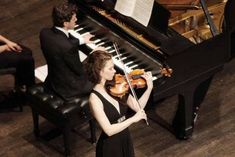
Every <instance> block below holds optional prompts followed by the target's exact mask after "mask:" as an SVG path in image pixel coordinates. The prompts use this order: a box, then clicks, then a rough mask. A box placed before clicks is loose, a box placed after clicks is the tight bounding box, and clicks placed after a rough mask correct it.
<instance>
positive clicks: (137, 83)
mask: <svg viewBox="0 0 235 157" xmlns="http://www.w3.org/2000/svg"><path fill="white" fill-rule="evenodd" d="M144 73H145V71H144V70H143V69H135V70H133V71H131V72H130V73H128V79H129V80H130V84H131V87H132V88H136V89H138V88H145V87H146V84H147V83H146V80H145V79H144V78H143V77H142V75H143V74H144ZM160 73H161V75H164V76H167V77H170V76H171V73H172V69H166V68H162V69H161V71H160ZM113 81H114V82H113V83H111V84H109V86H108V87H107V89H108V92H109V93H110V94H111V95H112V96H115V97H119V98H121V97H123V96H124V95H125V94H126V93H127V92H128V91H129V88H130V87H129V85H128V82H127V80H126V77H125V75H121V74H115V75H114V80H113Z"/></svg>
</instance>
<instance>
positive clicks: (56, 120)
mask: <svg viewBox="0 0 235 157" xmlns="http://www.w3.org/2000/svg"><path fill="white" fill-rule="evenodd" d="M27 96H28V99H29V102H30V106H31V109H32V116H33V123H34V135H35V137H37V138H39V137H40V130H39V115H40V116H42V117H44V118H45V119H46V120H48V121H49V122H51V123H52V124H54V125H55V126H56V127H57V128H58V129H59V131H60V132H61V133H62V135H63V140H64V153H65V156H68V155H70V138H71V137H70V133H71V130H72V129H73V128H74V127H75V126H76V124H78V123H81V122H82V123H84V122H89V125H90V131H91V132H90V133H91V141H92V143H95V142H96V133H95V120H94V119H93V117H92V116H91V114H90V112H89V105H88V96H86V97H80V98H78V97H77V98H76V99H74V100H72V102H71V103H65V102H64V101H63V100H62V99H61V98H60V97H58V96H56V95H55V93H53V92H51V91H48V90H47V89H45V88H44V86H43V84H36V85H34V86H33V87H31V88H30V89H29V90H28V93H27Z"/></svg>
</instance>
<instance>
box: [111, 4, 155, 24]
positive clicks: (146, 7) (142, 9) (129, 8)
mask: <svg viewBox="0 0 235 157" xmlns="http://www.w3.org/2000/svg"><path fill="white" fill-rule="evenodd" d="M153 4H154V0H117V2H116V4H115V8H114V9H115V10H116V11H118V12H119V13H121V14H123V15H126V16H130V17H132V18H133V19H135V20H136V21H138V22H139V23H141V24H142V25H144V26H147V25H148V23H149V20H150V17H151V13H152V9H153Z"/></svg>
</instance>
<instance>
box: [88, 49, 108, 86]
mask: <svg viewBox="0 0 235 157" xmlns="http://www.w3.org/2000/svg"><path fill="white" fill-rule="evenodd" d="M111 59H112V55H111V54H109V53H107V52H105V51H100V50H97V51H94V52H93V53H92V54H90V55H89V56H88V58H87V59H86V61H85V62H84V68H85V71H86V73H87V75H88V79H89V80H90V81H91V82H93V83H95V84H97V83H100V81H101V78H100V71H101V70H102V69H103V68H104V66H105V64H106V62H107V61H109V60H111Z"/></svg>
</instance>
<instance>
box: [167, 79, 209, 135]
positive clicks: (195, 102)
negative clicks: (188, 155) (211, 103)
mask: <svg viewBox="0 0 235 157" xmlns="http://www.w3.org/2000/svg"><path fill="white" fill-rule="evenodd" d="M212 78H213V76H211V77H209V78H208V79H206V80H205V81H203V82H202V83H200V85H199V86H197V88H196V89H193V88H191V91H185V92H184V93H182V94H180V95H179V96H178V109H177V111H176V114H175V117H174V119H173V123H172V127H173V129H174V131H175V135H176V137H177V138H179V139H188V138H189V137H190V136H191V135H192V133H193V127H194V122H195V119H194V118H195V116H196V114H197V110H198V108H199V107H200V104H201V103H202V101H203V100H204V98H205V96H206V93H207V91H208V88H209V86H210V83H211V81H212Z"/></svg>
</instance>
